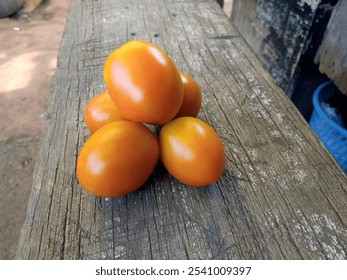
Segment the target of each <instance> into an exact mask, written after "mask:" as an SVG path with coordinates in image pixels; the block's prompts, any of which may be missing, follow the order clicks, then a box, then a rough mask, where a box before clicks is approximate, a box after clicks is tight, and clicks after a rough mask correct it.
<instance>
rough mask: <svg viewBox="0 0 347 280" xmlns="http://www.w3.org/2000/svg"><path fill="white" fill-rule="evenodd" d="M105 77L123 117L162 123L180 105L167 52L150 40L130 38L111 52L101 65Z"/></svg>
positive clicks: (179, 90)
mask: <svg viewBox="0 0 347 280" xmlns="http://www.w3.org/2000/svg"><path fill="white" fill-rule="evenodd" d="M104 79H105V83H106V87H107V89H108V91H109V93H110V96H111V98H112V99H113V100H114V102H115V103H116V105H117V107H118V108H119V111H120V112H121V114H122V115H123V116H124V117H125V118H126V119H129V120H132V121H136V122H143V123H150V124H157V125H162V124H165V123H167V122H168V121H170V120H171V119H173V118H174V117H175V116H176V114H177V112H178V110H179V109H180V107H181V104H182V100H183V86H182V81H181V78H180V75H179V72H178V70H177V69H176V66H175V65H174V63H173V62H172V61H171V59H170V58H169V57H168V55H167V54H166V53H165V52H164V51H163V50H162V49H160V48H159V47H158V46H156V45H153V44H151V43H148V42H145V41H138V40H135V41H130V42H128V43H126V44H124V45H123V46H121V47H120V48H118V49H116V50H115V51H113V52H112V53H111V54H110V55H109V56H108V57H107V59H106V61H105V64H104Z"/></svg>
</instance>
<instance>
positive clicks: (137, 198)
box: [17, 0, 347, 259]
mask: <svg viewBox="0 0 347 280" xmlns="http://www.w3.org/2000/svg"><path fill="white" fill-rule="evenodd" d="M132 39H143V40H148V41H151V42H153V43H155V44H158V45H159V46H160V47H162V48H163V49H165V50H166V51H167V52H168V53H169V55H170V56H171V58H172V59H173V61H174V62H175V63H176V64H177V66H178V68H179V70H180V71H183V72H186V73H188V74H190V75H191V76H192V77H193V78H195V79H196V81H197V82H198V83H199V85H200V86H201V89H202V92H203V105H202V106H203V107H202V111H201V112H200V114H199V116H198V117H199V118H201V119H202V120H204V121H206V122H208V123H209V124H210V125H212V126H213V127H214V128H215V129H216V131H217V133H218V134H219V135H220V137H221V138H222V141H223V143H224V145H225V150H226V156H227V164H226V169H225V172H224V174H223V176H222V178H221V179H220V180H219V181H218V182H217V183H216V184H213V185H211V186H208V187H203V188H192V187H187V186H185V185H183V184H181V183H180V182H178V181H177V180H175V179H174V178H172V177H171V176H170V175H168V173H167V172H166V171H165V169H164V168H163V166H162V165H160V164H159V165H158V167H157V168H156V170H155V172H154V174H153V176H152V177H151V178H150V180H149V181H148V182H147V183H146V184H145V185H144V186H143V187H142V188H141V189H140V190H139V191H137V192H135V193H133V194H130V195H127V196H124V197H120V198H116V199H103V198H97V197H94V196H92V195H90V194H88V193H86V192H85V191H84V190H83V189H82V188H81V187H80V186H79V185H78V181H77V178H76V176H75V167H76V158H77V155H78V153H79V151H80V150H81V148H82V146H83V144H84V143H85V141H86V140H87V138H88V137H89V132H88V130H87V128H86V125H85V123H84V121H83V110H84V108H85V106H86V104H87V102H88V101H89V100H90V99H91V98H92V97H93V96H95V95H96V94H98V93H99V92H101V91H103V90H105V86H104V82H103V76H102V68H103V62H104V60H105V58H106V57H107V55H108V54H109V53H110V52H111V51H112V50H113V49H115V48H117V47H118V46H120V45H122V44H123V43H125V42H127V41H129V40H132ZM46 115H47V129H46V133H45V136H44V137H43V139H42V141H41V148H40V151H39V154H38V158H37V163H36V168H35V174H34V178H33V186H32V193H31V197H30V201H29V205H28V213H27V217H26V221H25V223H24V225H23V228H22V231H21V237H20V240H19V245H18V250H17V258H18V259H302V258H304V259H346V257H347V227H346V223H347V190H346V187H347V177H346V175H345V174H344V173H343V172H342V170H341V169H340V168H339V166H338V165H337V163H336V162H335V161H334V160H333V158H332V157H331V155H330V154H329V153H328V152H327V150H326V149H325V148H324V147H323V145H322V144H321V142H320V141H319V140H318V138H317V137H316V136H315V134H314V133H313V132H312V130H311V129H310V128H309V126H308V124H307V123H306V122H305V121H304V120H303V118H302V117H301V116H300V114H299V113H298V111H297V110H296V109H295V107H294V106H293V105H292V103H291V102H290V100H289V99H288V98H287V97H286V96H285V95H284V94H283V92H282V91H281V90H280V89H279V88H278V86H277V85H276V84H275V82H274V80H273V79H272V78H271V76H270V75H269V74H268V73H267V72H266V71H265V70H264V69H263V67H262V66H261V64H260V63H259V61H258V60H257V58H256V56H255V55H254V54H253V52H252V51H251V50H250V49H249V47H248V46H247V44H246V43H245V41H244V40H243V39H242V37H241V36H240V35H239V34H238V33H237V32H236V31H235V29H234V28H233V26H232V25H231V23H230V21H229V20H228V18H227V17H226V16H225V15H224V13H223V11H222V10H221V8H220V7H219V6H218V4H217V3H216V2H215V1H169V0H167V1H159V0H146V1H140V0H139V1H136V0H130V1H125V0H119V1H111V0H99V1H82V0H73V1H72V4H71V8H70V13H69V17H68V21H67V25H66V29H65V32H64V36H63V40H62V43H61V47H60V51H59V57H58V69H57V72H56V75H55V79H54V81H53V84H52V90H51V99H50V104H49V108H48V110H47V114H46Z"/></svg>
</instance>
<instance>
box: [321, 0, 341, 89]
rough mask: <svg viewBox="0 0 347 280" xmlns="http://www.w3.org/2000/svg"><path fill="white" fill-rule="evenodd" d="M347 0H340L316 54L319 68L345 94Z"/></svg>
mask: <svg viewBox="0 0 347 280" xmlns="http://www.w3.org/2000/svg"><path fill="white" fill-rule="evenodd" d="M346 15H347V1H342V0H340V1H339V2H338V4H337V5H336V7H335V8H334V12H333V14H332V16H331V18H330V21H329V24H328V27H327V30H326V32H325V35H324V39H323V42H322V44H321V46H320V47H319V50H318V52H317V55H316V59H315V60H316V62H317V63H319V70H320V71H321V72H322V73H324V74H326V75H327V76H328V77H329V78H330V79H331V80H333V81H334V83H335V84H336V86H337V87H338V88H339V90H340V91H341V92H342V93H344V94H347V16H346Z"/></svg>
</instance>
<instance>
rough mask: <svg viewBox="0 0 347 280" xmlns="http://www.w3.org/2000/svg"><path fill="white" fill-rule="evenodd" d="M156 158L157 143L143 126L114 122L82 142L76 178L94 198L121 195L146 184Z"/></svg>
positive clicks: (157, 151)
mask: <svg viewBox="0 0 347 280" xmlns="http://www.w3.org/2000/svg"><path fill="white" fill-rule="evenodd" d="M158 159H159V143H158V140H157V138H156V137H155V136H154V135H153V134H152V132H151V131H150V130H149V129H148V128H147V127H145V126H144V125H143V124H140V123H135V122H132V121H127V120H122V121H116V122H113V123H110V124H107V125H105V126H103V127H102V128H100V129H98V130H97V131H96V132H95V133H94V134H93V135H92V136H91V137H90V138H89V139H88V140H87V141H86V143H85V144H84V146H83V147H82V150H81V152H80V155H79V157H78V159H77V170H76V172H77V178H78V180H79V183H80V184H81V186H82V187H83V188H84V189H86V190H87V191H89V192H90V193H92V194H94V195H97V196H102V197H117V196H122V195H125V194H128V193H131V192H134V191H135V190H137V189H138V188H140V187H141V186H142V185H143V184H144V183H145V182H146V181H147V179H148V178H149V177H150V175H151V173H152V172H153V170H154V168H155V165H156V163H157V161H158Z"/></svg>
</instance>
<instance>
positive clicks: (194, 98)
mask: <svg viewBox="0 0 347 280" xmlns="http://www.w3.org/2000/svg"><path fill="white" fill-rule="evenodd" d="M180 76H181V79H182V83H183V102H182V105H181V108H180V109H179V111H178V113H177V115H176V118H179V117H196V116H197V115H198V114H199V111H200V108H201V102H202V96H201V91H200V87H199V85H198V84H197V83H196V82H195V81H194V79H193V78H192V77H190V76H189V75H188V74H185V73H180Z"/></svg>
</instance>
